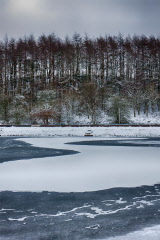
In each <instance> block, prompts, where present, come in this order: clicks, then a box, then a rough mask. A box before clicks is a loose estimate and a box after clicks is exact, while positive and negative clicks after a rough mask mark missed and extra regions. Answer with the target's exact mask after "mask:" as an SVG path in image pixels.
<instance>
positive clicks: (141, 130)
mask: <svg viewBox="0 0 160 240" xmlns="http://www.w3.org/2000/svg"><path fill="white" fill-rule="evenodd" d="M88 130H91V131H92V134H93V136H94V137H160V127H0V135H1V136H37V137H44V136H46V137H47V136H58V137H82V136H84V135H85V133H86V132H87V131H88Z"/></svg>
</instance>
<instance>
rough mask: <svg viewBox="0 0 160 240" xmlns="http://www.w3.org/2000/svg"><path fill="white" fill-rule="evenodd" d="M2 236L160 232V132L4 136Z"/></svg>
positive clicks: (111, 238)
mask: <svg viewBox="0 0 160 240" xmlns="http://www.w3.org/2000/svg"><path fill="white" fill-rule="evenodd" d="M0 148H1V155H0V162H1V163H0V226H1V227H0V240H19V239H25V240H32V239H34V240H42V239H44V240H49V239H51V240H52V239H60V240H89V239H97V240H106V239H108V240H136V239H142V240H143V239H144V240H159V239H160V185H159V182H160V159H159V156H160V139H159V138H146V139H131V138H128V139H126V138H119V139H118V138H108V139H107V138H90V137H89V138H86V137H85V138H84V137H78V138H75V137H74V138H69V137H67V138H21V139H20V138H17V140H15V138H7V137H6V138H5V137H2V138H0Z"/></svg>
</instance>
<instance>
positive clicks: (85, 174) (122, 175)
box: [0, 137, 160, 192]
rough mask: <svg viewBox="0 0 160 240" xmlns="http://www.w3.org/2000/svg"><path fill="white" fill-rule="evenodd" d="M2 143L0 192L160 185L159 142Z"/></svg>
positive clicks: (25, 140) (54, 140) (67, 140)
mask: <svg viewBox="0 0 160 240" xmlns="http://www.w3.org/2000/svg"><path fill="white" fill-rule="evenodd" d="M3 139H4V141H5V143H4V144H3V146H2V148H1V157H0V160H1V162H3V161H5V162H3V163H2V164H0V191H5V190H10V191H56V192H85V191H97V190H104V189H108V188H113V187H137V186H142V185H154V184H157V183H159V182H160V177H159V176H160V160H159V156H160V147H159V145H160V140H159V138H155V139H154V138H150V139H128V140H127V139H103V138H94V139H92V141H91V138H83V137H81V138H22V139H18V141H16V140H14V139H12V138H10V139H8V140H7V138H1V141H3ZM84 140H85V141H84ZM68 143H69V144H68ZM9 144H10V145H9ZM31 145H32V146H31ZM3 153H4V154H3ZM16 159H19V160H18V161H15V160H16ZM21 159H22V160H21ZM28 159H29V160H28ZM12 160H14V161H12Z"/></svg>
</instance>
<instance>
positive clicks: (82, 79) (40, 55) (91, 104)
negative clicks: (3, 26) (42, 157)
mask: <svg viewBox="0 0 160 240" xmlns="http://www.w3.org/2000/svg"><path fill="white" fill-rule="evenodd" d="M46 91H49V92H48V93H46ZM44 92H45V96H46V97H45V99H43V98H44ZM48 94H49V96H50V97H48ZM51 95H52V97H51ZM0 96H1V97H0V98H1V104H0V105H1V112H2V113H3V114H2V113H1V114H2V115H3V117H1V118H2V119H3V120H4V121H7V122H8V121H9V119H10V117H9V113H8V112H9V110H8V109H9V107H10V106H11V105H13V103H15V101H17V100H16V99H22V98H23V99H24V101H20V102H25V104H24V105H25V106H24V107H23V108H24V109H25V108H27V110H26V111H27V113H29V114H30V115H32V114H31V113H32V111H33V109H35V108H37V106H38V108H41V111H42V110H45V111H50V117H51V115H54V116H55V121H59V122H62V116H61V115H62V112H63V110H62V109H63V105H64V104H65V105H66V104H67V101H70V104H71V105H72V113H77V111H78V113H79V112H85V113H86V114H87V115H88V116H91V119H92V122H93V123H95V121H96V116H97V115H96V114H98V113H97V112H98V110H99V111H100V110H101V111H106V113H107V112H108V113H109V112H110V113H111V112H113V111H112V110H113V107H112V109H111V107H109V106H111V105H112V103H113V102H116V101H117V100H115V99H114V98H116V99H117V98H119V99H121V101H117V102H124V101H126V102H127V103H129V104H130V106H131V107H132V109H133V111H134V115H136V114H140V112H141V111H143V112H144V113H146V115H148V112H149V111H150V110H151V111H152V112H155V111H160V38H159V37H155V36H150V37H146V36H144V35H142V36H137V35H135V36H133V37H131V36H127V37H123V36H122V35H121V34H119V35H118V36H108V35H107V36H105V37H98V38H90V37H89V36H87V35H86V36H85V37H81V36H80V35H79V34H77V33H75V34H74V35H73V37H72V38H69V37H66V38H65V39H64V40H62V39H60V38H58V37H56V36H55V35H54V34H52V35H49V36H45V35H42V36H40V37H39V38H38V39H35V38H34V36H33V35H31V36H29V37H24V38H20V39H18V40H16V39H13V38H12V39H8V38H7V37H6V38H5V40H3V41H1V42H0ZM40 96H41V97H40ZM42 96H43V97H42ZM40 98H41V99H43V101H40ZM48 98H49V100H48V101H49V102H47V103H46V104H45V106H44V102H46V99H48ZM66 99H67V100H66ZM68 99H70V100H68ZM64 102H65V103H64ZM76 102H79V104H78V103H77V104H76ZM82 103H83V104H82ZM51 105H52V107H51ZM74 105H76V106H74ZM122 105H124V104H122ZM120 108H121V109H122V107H117V109H119V110H118V111H120ZM53 109H54V111H53V112H54V113H51V112H52V110H53ZM82 110H83V111H82ZM34 111H35V110H34ZM37 111H38V110H37ZM121 112H122V110H121ZM34 113H37V114H38V112H34ZM46 114H47V113H46ZM48 114H49V113H48ZM22 115H24V114H22ZM71 115H72V114H71ZM37 116H38V115H37ZM118 116H119V115H118ZM70 118H71V116H70ZM46 121H47V122H48V120H46Z"/></svg>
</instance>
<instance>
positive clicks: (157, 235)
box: [101, 225, 160, 240]
mask: <svg viewBox="0 0 160 240" xmlns="http://www.w3.org/2000/svg"><path fill="white" fill-rule="evenodd" d="M136 239H140V240H159V239H160V225H157V226H153V227H148V228H144V229H143V230H141V231H135V232H132V233H129V234H127V235H125V236H124V235H123V236H120V237H113V238H112V237H111V238H107V240H136ZM101 240H102V239H101ZM103 240H106V239H103Z"/></svg>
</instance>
